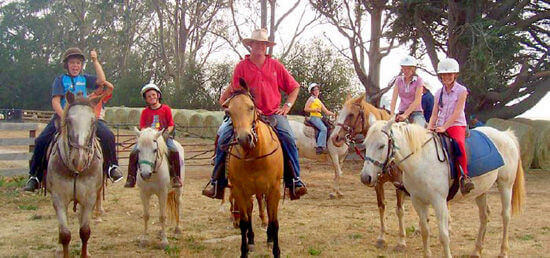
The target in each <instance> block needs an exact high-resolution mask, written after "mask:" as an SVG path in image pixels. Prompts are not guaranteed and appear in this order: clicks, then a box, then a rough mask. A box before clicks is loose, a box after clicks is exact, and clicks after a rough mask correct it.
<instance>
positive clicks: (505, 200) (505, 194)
mask: <svg viewBox="0 0 550 258" xmlns="http://www.w3.org/2000/svg"><path fill="white" fill-rule="evenodd" d="M498 190H499V192H500V202H501V204H502V243H501V245H500V254H499V255H498V256H499V257H507V256H508V249H509V248H510V247H509V246H508V225H509V223H510V214H511V212H512V185H511V184H509V186H504V185H503V184H502V183H500V182H499V184H498Z"/></svg>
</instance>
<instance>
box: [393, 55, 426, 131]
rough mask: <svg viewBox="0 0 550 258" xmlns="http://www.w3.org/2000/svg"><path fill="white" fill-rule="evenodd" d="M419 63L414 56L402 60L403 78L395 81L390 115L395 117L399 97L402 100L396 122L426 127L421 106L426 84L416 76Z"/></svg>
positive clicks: (400, 77)
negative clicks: (406, 122)
mask: <svg viewBox="0 0 550 258" xmlns="http://www.w3.org/2000/svg"><path fill="white" fill-rule="evenodd" d="M416 66H417V61H416V58H414V57H412V56H405V58H403V59H402V60H401V72H402V73H403V75H402V76H399V77H397V79H396V80H395V83H394V85H395V87H394V89H393V96H392V99H391V105H390V115H391V116H394V114H395V113H394V112H395V105H396V103H397V97H398V96H399V98H400V99H401V102H400V103H399V112H398V114H397V116H396V117H395V121H396V122H403V121H405V120H407V119H408V120H409V121H410V122H411V123H415V124H417V125H420V126H425V125H426V120H425V119H424V115H423V113H422V112H423V110H422V106H421V101H422V91H423V86H424V82H423V81H422V78H420V76H418V75H417V74H416Z"/></svg>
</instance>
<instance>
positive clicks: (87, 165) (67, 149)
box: [46, 92, 103, 257]
mask: <svg viewBox="0 0 550 258" xmlns="http://www.w3.org/2000/svg"><path fill="white" fill-rule="evenodd" d="M65 98H66V100H67V103H68V105H67V106H66V107H65V110H64V112H63V118H62V120H61V126H60V134H59V135H58V136H57V137H56V140H55V141H54V143H53V144H52V146H51V154H50V156H49V161H48V170H47V171H48V173H47V176H46V184H47V189H48V191H49V192H50V194H51V197H52V202H53V207H54V209H55V213H56V214H57V220H58V222H59V242H60V243H61V244H62V245H63V253H62V254H63V257H69V242H70V241H71V232H70V230H69V229H68V227H67V206H68V205H69V203H70V202H71V201H73V202H74V206H73V211H75V212H76V204H79V205H80V214H79V217H78V219H79V222H80V232H79V233H80V239H81V240H82V250H81V253H80V255H81V257H89V256H90V254H89V253H88V239H89V238H90V232H91V231H90V218H91V213H92V209H93V207H94V205H95V203H96V197H97V195H98V193H99V192H100V190H101V186H102V164H103V155H102V152H101V147H100V145H99V141H98V140H97V138H96V136H95V131H96V127H95V124H96V116H95V114H94V111H93V109H92V106H93V105H95V104H97V102H96V101H94V100H92V101H91V102H90V101H89V100H88V99H87V98H84V97H81V96H76V97H75V96H74V95H73V94H72V93H71V92H67V94H65ZM59 252H60V251H58V254H60V253H59Z"/></svg>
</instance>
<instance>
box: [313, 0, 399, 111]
mask: <svg viewBox="0 0 550 258" xmlns="http://www.w3.org/2000/svg"><path fill="white" fill-rule="evenodd" d="M393 2H394V1H388V0H372V1H367V0H362V1H359V0H356V1H346V0H341V1H324V0H310V3H311V5H312V6H313V8H314V9H315V10H317V11H318V12H319V13H321V14H322V15H323V16H324V17H325V18H326V20H327V21H328V23H329V24H331V25H333V26H334V27H335V28H337V30H338V32H340V34H341V35H342V36H344V37H345V38H346V40H347V41H348V48H347V49H346V50H344V49H340V53H342V54H343V55H344V56H346V57H347V58H348V59H349V60H351V62H352V64H353V68H354V70H355V73H356V75H357V77H358V78H359V81H360V82H361V84H362V85H363V87H364V88H365V92H366V94H367V96H369V99H370V101H371V102H372V103H373V104H375V105H376V106H378V105H379V102H380V97H381V96H382V94H383V93H385V92H386V91H387V90H389V88H387V89H384V90H381V89H380V62H381V61H382V58H384V57H385V56H387V55H388V54H389V53H390V51H391V49H392V48H394V47H395V44H394V43H395V42H394V39H393V38H392V37H390V38H389V42H388V44H387V45H386V46H382V42H381V39H382V38H383V37H384V31H386V30H387V28H389V26H390V25H391V21H392V16H391V15H389V10H390V6H392V5H393V4H394V3H393ZM395 2H398V1H395ZM368 19H370V24H369V25H365V24H364V23H365V22H366V21H367V20H368ZM367 26H368V27H367ZM329 39H330V38H329ZM333 45H334V46H335V47H338V46H336V44H333ZM367 45H368V46H367ZM367 61H368V63H367ZM367 65H368V68H367Z"/></svg>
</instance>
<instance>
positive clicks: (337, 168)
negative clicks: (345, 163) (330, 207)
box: [329, 152, 344, 198]
mask: <svg viewBox="0 0 550 258" xmlns="http://www.w3.org/2000/svg"><path fill="white" fill-rule="evenodd" d="M330 160H331V161H332V166H333V167H334V183H333V184H334V185H333V189H334V193H330V195H329V196H330V198H335V197H342V196H344V194H342V192H340V176H341V175H342V168H341V164H340V158H339V157H338V153H335V152H330Z"/></svg>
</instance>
